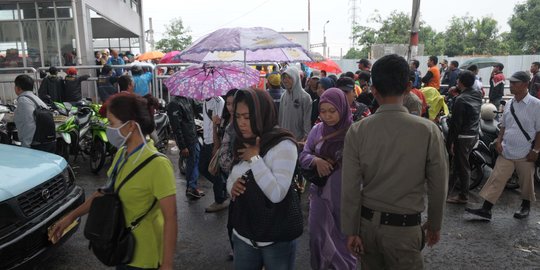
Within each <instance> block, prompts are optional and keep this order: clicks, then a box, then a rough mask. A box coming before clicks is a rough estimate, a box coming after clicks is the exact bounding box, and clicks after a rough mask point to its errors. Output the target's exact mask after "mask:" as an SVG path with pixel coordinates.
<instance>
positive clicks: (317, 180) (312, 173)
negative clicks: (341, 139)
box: [300, 129, 344, 187]
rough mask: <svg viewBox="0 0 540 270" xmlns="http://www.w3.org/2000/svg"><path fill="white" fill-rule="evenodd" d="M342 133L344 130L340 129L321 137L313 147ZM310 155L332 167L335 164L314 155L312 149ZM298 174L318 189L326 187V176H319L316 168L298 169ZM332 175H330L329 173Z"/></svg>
mask: <svg viewBox="0 0 540 270" xmlns="http://www.w3.org/2000/svg"><path fill="white" fill-rule="evenodd" d="M343 132H344V129H340V130H336V131H334V132H332V133H330V134H328V135H326V136H324V137H322V138H321V139H320V140H318V141H317V142H316V143H314V144H313V145H317V144H319V143H321V142H323V141H325V140H328V139H331V138H333V137H335V136H337V135H339V134H341V133H343ZM311 153H312V154H313V155H314V156H316V157H318V158H322V159H324V160H326V161H328V162H329V163H330V164H332V166H335V164H336V162H335V161H333V160H331V159H328V158H324V157H321V156H319V155H316V154H315V150H314V149H311ZM300 174H301V175H302V176H303V177H304V178H305V179H306V180H307V181H309V182H311V183H313V184H315V185H316V186H318V187H324V186H325V185H326V182H327V181H328V175H327V176H319V172H318V171H317V168H316V167H313V168H308V169H305V168H302V167H300ZM330 174H332V173H330Z"/></svg>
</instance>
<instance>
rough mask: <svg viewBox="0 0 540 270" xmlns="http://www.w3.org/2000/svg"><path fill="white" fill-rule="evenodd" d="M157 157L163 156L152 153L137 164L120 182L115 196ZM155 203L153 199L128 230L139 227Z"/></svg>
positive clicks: (155, 200)
mask: <svg viewBox="0 0 540 270" xmlns="http://www.w3.org/2000/svg"><path fill="white" fill-rule="evenodd" d="M159 156H163V154H161V153H154V154H153V155H151V156H150V157H148V158H147V159H145V160H144V161H143V162H142V163H141V164H139V166H137V167H136V168H135V169H133V171H131V172H130V173H129V174H128V176H126V178H124V181H122V183H120V186H118V188H117V189H116V192H115V193H116V194H118V192H120V188H122V187H123V186H124V185H125V184H126V183H127V182H128V181H129V180H130V179H131V178H133V176H134V175H135V174H136V173H138V172H139V171H140V170H141V169H142V168H144V167H146V165H147V164H148V163H150V161H152V160H153V159H155V158H157V157H159ZM156 203H157V199H156V198H154V202H152V205H151V206H150V208H148V210H147V211H146V212H145V213H144V214H143V215H142V216H140V217H138V218H137V219H135V220H134V221H133V222H131V223H130V226H129V228H128V229H129V230H130V231H132V230H134V229H135V228H137V226H138V225H139V223H140V222H141V221H142V220H143V219H144V217H146V215H148V213H150V211H151V210H152V208H154V205H156Z"/></svg>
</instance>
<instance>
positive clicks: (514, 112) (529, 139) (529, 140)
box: [510, 100, 531, 142]
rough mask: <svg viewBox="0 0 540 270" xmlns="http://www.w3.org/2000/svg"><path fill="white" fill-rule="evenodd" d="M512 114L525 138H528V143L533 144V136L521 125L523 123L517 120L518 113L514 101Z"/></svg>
mask: <svg viewBox="0 0 540 270" xmlns="http://www.w3.org/2000/svg"><path fill="white" fill-rule="evenodd" d="M510 112H511V113H512V116H513V117H514V120H516V124H517V125H518V127H519V129H520V130H521V132H522V133H523V135H525V138H527V141H528V142H531V136H529V134H528V133H527V132H526V131H525V129H524V128H523V126H522V125H521V122H519V119H518V118H517V115H516V111H515V110H514V100H512V103H510Z"/></svg>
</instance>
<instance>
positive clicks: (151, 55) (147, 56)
mask: <svg viewBox="0 0 540 270" xmlns="http://www.w3.org/2000/svg"><path fill="white" fill-rule="evenodd" d="M164 55H165V54H163V53H162V52H159V51H153V52H145V53H143V54H141V55H139V57H137V60H139V61H146V60H155V59H161V58H163V56H164Z"/></svg>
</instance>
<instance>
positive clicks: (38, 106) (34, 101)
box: [23, 96, 46, 109]
mask: <svg viewBox="0 0 540 270" xmlns="http://www.w3.org/2000/svg"><path fill="white" fill-rule="evenodd" d="M23 97H27V98H28V99H30V100H31V101H32V103H34V105H36V108H40V109H46V108H44V107H43V106H41V105H39V103H38V102H37V101H36V100H35V99H34V98H33V97H31V96H23Z"/></svg>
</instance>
